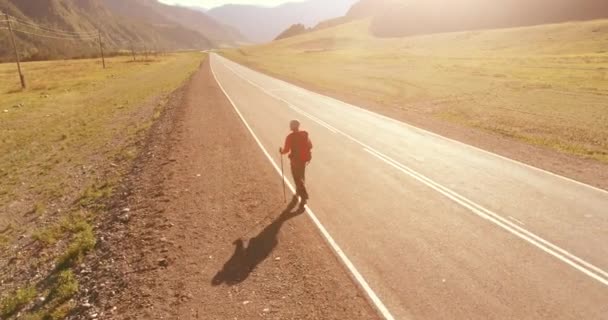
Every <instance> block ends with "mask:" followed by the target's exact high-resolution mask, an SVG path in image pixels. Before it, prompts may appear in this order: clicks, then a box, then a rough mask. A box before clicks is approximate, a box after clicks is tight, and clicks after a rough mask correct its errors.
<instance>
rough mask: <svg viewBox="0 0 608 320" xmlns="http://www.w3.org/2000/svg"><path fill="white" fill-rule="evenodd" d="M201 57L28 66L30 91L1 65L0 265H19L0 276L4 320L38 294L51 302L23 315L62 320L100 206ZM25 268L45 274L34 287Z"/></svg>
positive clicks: (11, 68)
mask: <svg viewBox="0 0 608 320" xmlns="http://www.w3.org/2000/svg"><path fill="white" fill-rule="evenodd" d="M203 57H204V56H203V54H199V53H180V54H171V55H166V56H160V57H155V58H154V59H152V60H149V61H141V60H140V61H137V62H132V61H130V58H124V57H116V58H111V59H108V61H107V65H108V68H107V69H105V70H104V69H102V68H101V62H100V61H99V60H69V61H52V62H32V63H25V64H23V70H24V73H25V75H26V77H27V82H28V89H26V90H20V85H19V80H18V79H19V78H18V76H17V75H16V67H15V65H14V64H0V248H2V250H0V252H1V254H0V263H2V265H4V262H5V261H4V259H14V258H13V257H14V256H15V254H16V255H17V256H19V257H21V258H20V260H18V261H22V262H19V263H17V264H15V265H11V266H10V268H9V267H8V266H9V265H8V264H7V268H6V269H5V270H2V271H1V272H0V280H1V281H0V318H4V319H8V318H10V317H11V316H12V315H14V314H16V312H18V311H19V310H21V309H23V308H25V309H27V307H26V306H28V305H31V303H32V300H33V298H34V297H36V296H43V297H46V298H47V299H46V300H45V303H44V304H43V306H42V307H36V308H34V309H35V310H34V311H35V312H34V311H31V310H30V311H31V312H30V311H27V312H26V314H25V315H24V316H25V317H26V318H27V319H56V318H57V319H63V315H65V314H67V312H69V310H70V309H71V308H72V307H73V306H72V305H70V302H69V298H70V297H71V296H72V295H74V294H75V293H76V292H77V291H78V282H77V280H76V278H75V277H74V276H73V275H72V266H73V265H74V264H75V263H78V261H80V259H81V257H82V256H83V255H84V254H85V253H86V252H87V251H89V250H91V249H92V248H93V247H94V246H95V243H96V237H95V235H94V229H93V227H92V224H93V221H94V220H95V217H96V215H98V214H103V213H104V208H103V205H102V204H100V203H102V202H103V200H104V199H107V198H108V197H109V196H111V195H112V192H113V190H114V188H115V187H116V182H117V181H118V180H119V179H120V177H121V176H122V175H124V174H125V173H126V172H128V170H129V168H130V166H131V163H132V160H133V159H134V158H135V156H136V155H137V154H138V149H137V146H138V144H137V142H138V141H141V139H142V138H143V137H144V135H145V133H146V132H147V129H148V128H149V127H150V126H151V124H152V123H153V122H154V120H156V119H157V118H158V117H159V116H160V114H161V112H162V109H163V107H164V106H165V105H166V104H167V102H168V97H169V94H170V93H171V92H173V91H174V90H175V89H176V88H178V87H179V86H180V85H181V84H182V83H184V81H185V80H186V79H187V78H188V77H189V76H190V75H191V74H192V73H193V72H194V71H195V70H196V69H197V67H198V66H199V64H200V63H201V61H202V59H203ZM19 239H23V240H22V241H18V240H19ZM30 239H31V240H30ZM30 241H32V242H33V243H34V246H33V247H32V246H31V245H29V243H31V242H30ZM20 246H21V247H20ZM9 248H10V249H11V250H5V249H9ZM26 248H29V249H26ZM29 255H31V256H29ZM6 261H8V260H6ZM31 266H36V270H38V272H47V271H48V272H50V273H49V274H48V275H46V277H47V280H45V281H42V282H39V283H36V282H35V281H34V282H33V283H32V279H30V277H31V275H30V277H28V275H27V273H24V270H31ZM45 269H46V270H45Z"/></svg>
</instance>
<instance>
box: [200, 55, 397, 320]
mask: <svg viewBox="0 0 608 320" xmlns="http://www.w3.org/2000/svg"><path fill="white" fill-rule="evenodd" d="M210 66H211V74H213V78H214V79H215V81H216V82H217V84H218V85H219V86H220V89H222V92H223V93H224V95H225V96H226V98H228V101H230V104H232V107H234V110H235V111H236V113H237V114H238V115H239V118H241V121H243V123H244V124H245V127H247V130H249V133H251V135H252V136H253V138H254V139H255V141H256V142H257V144H258V146H259V147H260V149H262V152H264V154H265V155H266V157H267V158H268V160H269V161H270V163H271V164H272V166H273V167H274V169H275V170H276V171H277V173H278V174H279V175H281V169H280V168H279V166H278V165H277V163H276V162H275V161H274V159H272V157H271V156H270V154H269V153H268V151H266V148H264V145H263V144H262V142H261V141H260V139H258V137H257V135H256V134H255V132H253V129H251V126H249V123H248V122H247V120H245V118H244V117H243V115H242V114H241V111H240V110H239V109H238V107H237V106H236V104H235V103H234V101H233V100H232V98H230V96H229V95H228V93H227V92H226V90H224V87H223V86H222V84H221V83H220V82H219V81H218V79H217V77H216V76H215V71H214V70H213V63H210ZM283 179H284V180H285V183H286V184H287V186H288V187H289V189H290V190H291V192H292V193H294V194H295V192H296V190H295V188H294V187H293V185H292V184H291V182H290V181H289V180H287V178H285V177H283ZM306 213H307V214H308V216H309V217H310V219H311V220H312V221H313V223H314V224H315V226H316V227H317V229H319V231H320V232H321V234H322V235H323V237H324V238H325V240H326V241H327V243H328V244H329V245H330V247H331V248H332V250H333V251H334V253H335V254H336V255H337V256H338V257H339V258H340V260H341V261H342V263H343V264H344V265H345V266H346V268H347V269H348V270H349V271H350V273H351V275H352V276H353V278H354V279H355V281H356V282H357V284H358V285H359V286H360V287H361V288H362V289H363V291H364V292H365V293H366V294H367V296H368V298H369V299H370V300H371V302H372V303H373V305H374V306H375V307H376V309H377V310H378V312H380V314H381V315H382V316H383V317H384V318H385V319H386V320H394V319H395V318H394V317H393V315H392V314H391V313H390V311H389V310H388V309H387V308H386V306H385V305H384V303H383V302H382V300H380V298H379V297H378V295H377V294H376V293H375V292H374V290H373V289H372V288H371V287H370V286H369V284H368V283H367V281H366V280H365V279H364V278H363V276H362V275H361V273H360V272H359V271H358V270H357V268H356V267H355V265H354V264H353V263H352V262H351V261H350V259H349V258H348V257H347V256H346V254H345V253H344V251H342V249H341V248H340V246H339V245H338V243H337V242H336V241H335V240H334V238H333V237H332V236H331V235H330V234H329V232H328V231H327V229H325V227H324V226H323V225H322V224H321V222H320V221H319V219H318V218H317V216H316V215H315V214H314V212H313V211H312V209H310V207H309V206H306Z"/></svg>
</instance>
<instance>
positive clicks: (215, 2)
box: [160, 0, 298, 9]
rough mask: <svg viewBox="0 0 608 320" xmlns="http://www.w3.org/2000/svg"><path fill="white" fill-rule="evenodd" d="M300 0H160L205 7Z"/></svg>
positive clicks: (271, 3)
mask: <svg viewBox="0 0 608 320" xmlns="http://www.w3.org/2000/svg"><path fill="white" fill-rule="evenodd" d="M296 1H298V0H160V2H163V3H167V4H179V5H182V6H197V7H203V8H207V9H210V8H214V7H219V6H221V5H224V4H228V3H238V4H254V5H259V6H266V7H273V6H277V5H280V4H282V3H285V2H296Z"/></svg>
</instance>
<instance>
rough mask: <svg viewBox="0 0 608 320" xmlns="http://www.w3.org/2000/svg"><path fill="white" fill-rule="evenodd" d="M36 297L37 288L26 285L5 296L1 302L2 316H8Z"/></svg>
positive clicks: (0, 313)
mask: <svg viewBox="0 0 608 320" xmlns="http://www.w3.org/2000/svg"><path fill="white" fill-rule="evenodd" d="M34 298H36V288H34V287H31V286H29V287H25V288H21V289H17V290H16V291H15V292H13V293H11V294H9V295H8V296H6V297H4V298H3V299H2V301H1V302H0V316H2V317H3V318H8V317H10V316H12V315H13V314H15V313H16V312H17V311H19V310H20V309H21V308H23V307H24V306H26V305H27V304H28V303H30V302H32V301H33V300H34Z"/></svg>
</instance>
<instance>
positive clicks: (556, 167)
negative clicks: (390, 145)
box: [235, 61, 608, 190]
mask: <svg viewBox="0 0 608 320" xmlns="http://www.w3.org/2000/svg"><path fill="white" fill-rule="evenodd" d="M235 62H237V63H242V64H243V65H245V66H247V67H248V68H251V69H253V70H257V71H259V72H261V73H264V74H267V75H270V76H272V77H275V78H277V79H281V80H283V81H286V82H289V83H292V84H294V85H297V86H299V87H302V88H306V89H308V90H311V91H313V92H318V93H320V94H323V95H326V96H328V97H332V98H335V99H338V100H340V101H344V102H347V103H350V104H353V105H356V106H359V107H363V108H365V109H367V110H370V111H373V112H377V113H379V114H382V115H385V116H388V117H390V118H393V119H397V120H400V121H403V122H406V123H408V124H411V125H413V126H416V127H418V128H422V129H425V130H428V131H431V132H434V133H437V134H439V135H442V136H444V137H447V138H450V139H454V140H457V141H461V142H464V143H466V144H469V145H471V146H474V147H477V148H480V149H483V150H487V151H490V152H493V153H496V154H498V155H501V156H504V157H507V158H509V159H513V160H516V161H519V162H522V163H525V164H527V165H531V166H533V167H536V168H540V169H543V170H547V171H549V172H552V173H555V174H558V175H561V176H564V177H567V178H570V179H574V180H576V181H580V182H583V183H586V184H588V185H591V186H594V187H597V188H601V189H604V190H608V164H604V163H602V162H599V161H597V160H593V159H584V158H581V157H577V156H574V155H569V154H565V153H560V152H557V151H555V150H551V149H548V148H543V147H539V146H535V145H531V144H527V143H525V142H522V141H518V140H516V139H513V138H511V137H508V136H501V135H498V134H493V133H490V132H487V131H482V130H480V129H476V128H471V127H466V126H463V125H459V124H456V123H452V122H448V121H445V120H441V119H438V118H433V117H431V116H428V115H424V114H420V113H419V112H417V111H416V110H414V109H409V108H407V107H406V106H390V105H383V104H379V103H377V102H374V101H371V100H369V99H366V98H363V97H361V96H359V95H358V94H357V93H356V92H340V91H337V90H331V89H327V88H325V87H322V86H319V85H316V84H314V83H309V82H305V81H301V80H299V79H296V78H293V77H290V76H288V75H284V74H279V73H276V72H272V71H269V70H266V69H264V68H263V67H260V66H256V65H255V64H248V63H244V62H243V61H235Z"/></svg>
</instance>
